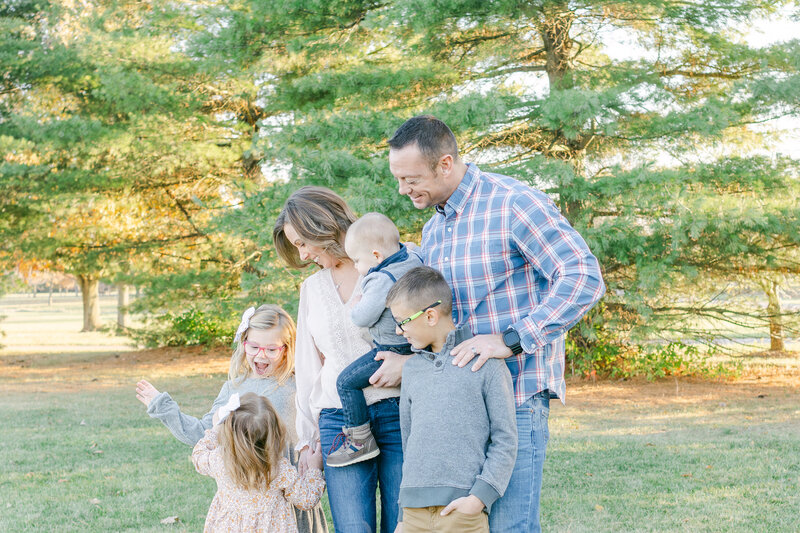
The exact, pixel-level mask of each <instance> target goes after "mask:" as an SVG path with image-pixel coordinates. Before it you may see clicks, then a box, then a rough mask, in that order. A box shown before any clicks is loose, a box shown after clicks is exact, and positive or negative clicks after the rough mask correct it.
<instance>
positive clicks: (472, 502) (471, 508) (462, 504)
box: [441, 494, 485, 516]
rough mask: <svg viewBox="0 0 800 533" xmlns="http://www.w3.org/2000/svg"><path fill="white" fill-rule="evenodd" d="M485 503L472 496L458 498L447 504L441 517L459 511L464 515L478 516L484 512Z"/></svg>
mask: <svg viewBox="0 0 800 533" xmlns="http://www.w3.org/2000/svg"><path fill="white" fill-rule="evenodd" d="M484 507H485V506H484V505H483V502H482V501H481V500H480V499H479V498H478V497H477V496H473V495H472V494H470V495H469V496H464V497H463V498H456V499H455V500H453V501H451V502H450V503H448V504H447V507H445V508H444V509H442V512H441V515H442V516H447V515H449V514H450V513H451V512H453V511H458V512H459V513H462V514H478V513H480V512H481V511H483V508H484Z"/></svg>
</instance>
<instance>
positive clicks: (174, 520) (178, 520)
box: [161, 516, 181, 524]
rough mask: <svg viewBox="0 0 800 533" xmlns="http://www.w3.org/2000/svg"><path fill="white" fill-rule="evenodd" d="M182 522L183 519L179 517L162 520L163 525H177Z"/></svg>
mask: <svg viewBox="0 0 800 533" xmlns="http://www.w3.org/2000/svg"><path fill="white" fill-rule="evenodd" d="M180 521H181V519H180V518H178V517H177V516H168V517H166V518H162V519H161V523H162V524H177V523H178V522H180Z"/></svg>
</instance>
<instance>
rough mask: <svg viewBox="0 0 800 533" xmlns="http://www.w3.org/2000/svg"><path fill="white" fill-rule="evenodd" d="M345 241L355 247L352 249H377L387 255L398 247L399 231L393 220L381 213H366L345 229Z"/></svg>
mask: <svg viewBox="0 0 800 533" xmlns="http://www.w3.org/2000/svg"><path fill="white" fill-rule="evenodd" d="M346 239H347V240H346V241H345V242H348V241H350V242H351V243H352V245H354V246H356V247H357V248H353V249H354V250H361V249H368V250H378V251H379V252H381V253H383V254H384V255H386V256H387V257H388V256H389V255H391V254H393V253H395V252H396V251H397V250H399V247H400V232H399V231H398V230H397V226H395V225H394V222H392V220H391V219H390V218H389V217H387V216H386V215H383V214H381V213H367V214H366V215H364V216H363V217H361V218H359V219H358V220H356V221H355V222H353V224H352V225H351V226H350V228H349V229H348V230H347V237H346Z"/></svg>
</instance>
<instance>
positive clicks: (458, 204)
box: [435, 163, 480, 216]
mask: <svg viewBox="0 0 800 533" xmlns="http://www.w3.org/2000/svg"><path fill="white" fill-rule="evenodd" d="M478 174H480V170H479V169H478V167H477V166H476V165H475V164H474V163H469V164H467V171H466V172H465V173H464V177H463V178H461V183H459V184H458V187H457V188H456V190H455V191H453V194H451V195H450V198H448V199H447V202H445V204H444V207H441V206H440V205H438V204H437V205H436V207H435V209H436V212H437V213H439V214H440V215H445V216H447V215H448V214H450V213H460V212H461V211H463V210H464V207H465V206H466V205H467V200H469V198H470V196H472V189H473V188H474V187H475V183H476V182H477V181H478Z"/></svg>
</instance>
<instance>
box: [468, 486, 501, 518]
mask: <svg viewBox="0 0 800 533" xmlns="http://www.w3.org/2000/svg"><path fill="white" fill-rule="evenodd" d="M469 493H470V494H471V495H473V496H476V497H477V498H478V499H479V500H480V501H482V502H483V505H485V506H486V510H487V511H489V510H490V509H491V508H492V504H493V503H494V502H495V501H496V500H497V499H498V498H499V497H500V493H498V492H497V491H496V490H494V487H492V486H491V485H490V484H488V483H487V482H485V481H484V480H482V479H480V478H478V479H476V480H475V484H474V485H472V489H471V490H470V491H469Z"/></svg>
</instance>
